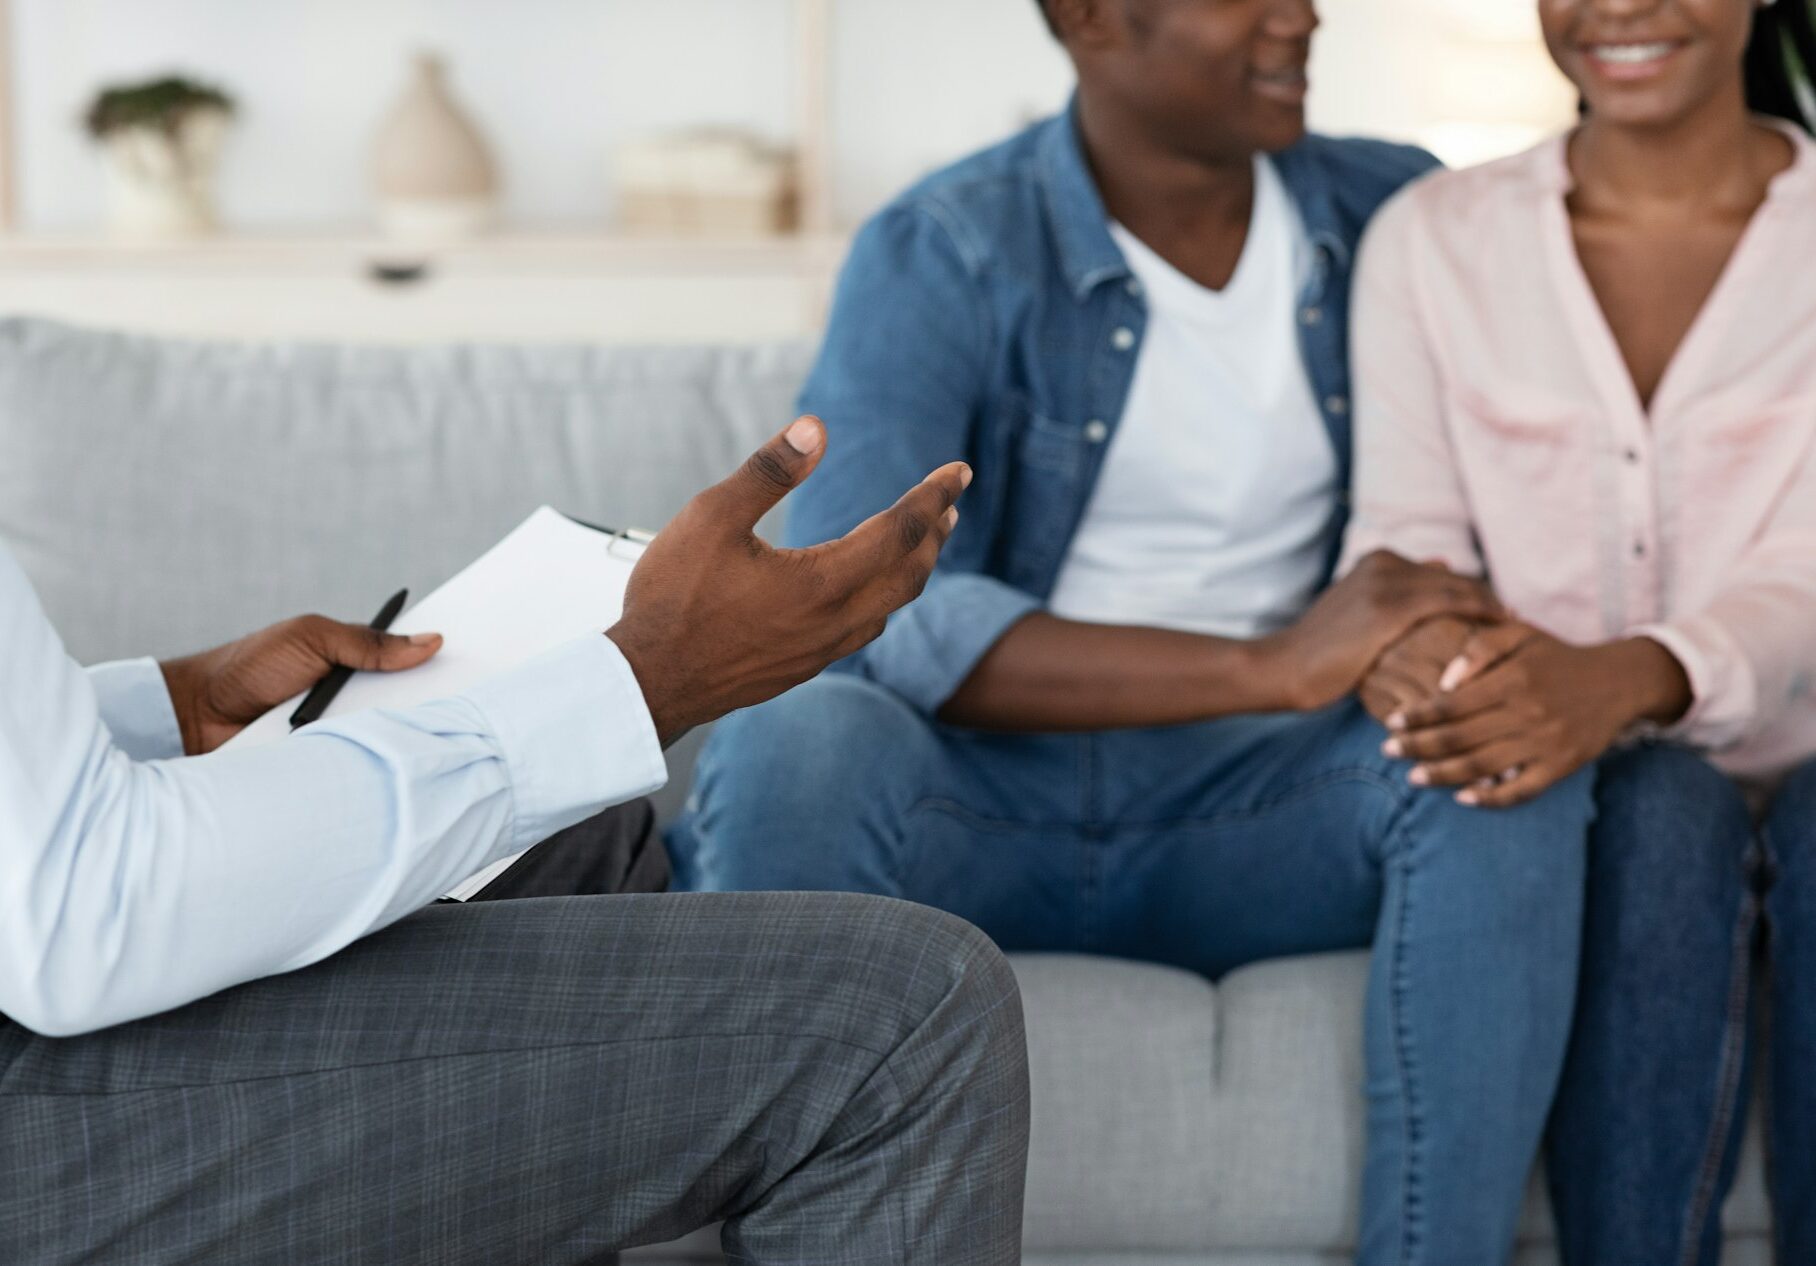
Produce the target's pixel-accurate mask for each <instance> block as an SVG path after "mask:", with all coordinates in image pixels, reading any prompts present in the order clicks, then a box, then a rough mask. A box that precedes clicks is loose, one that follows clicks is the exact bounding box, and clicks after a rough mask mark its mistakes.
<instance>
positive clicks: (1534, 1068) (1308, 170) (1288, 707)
mask: <svg viewBox="0 0 1816 1266" xmlns="http://www.w3.org/2000/svg"><path fill="white" fill-rule="evenodd" d="M1046 10H1047V16H1048V19H1049V21H1050V23H1051V24H1052V25H1053V27H1054V29H1055V32H1056V33H1057V34H1058V35H1059V36H1060V37H1061V39H1062V40H1063V41H1064V43H1065V45H1066V48H1067V51H1068V52H1069V53H1070V54H1071V56H1072V59H1073V61H1074V63H1075V64H1076V66H1077V68H1078V72H1079V92H1078V95H1077V97H1076V99H1075V101H1074V102H1073V105H1072V107H1071V108H1070V109H1069V110H1068V112H1067V113H1066V114H1064V115H1062V116H1061V117H1059V118H1056V119H1053V120H1050V121H1048V122H1045V123H1042V124H1039V125H1037V126H1035V127H1033V128H1031V129H1030V130H1028V131H1027V132H1025V133H1023V134H1022V135H1020V136H1018V137H1016V138H1014V139H1012V140H1010V141H1008V142H1007V143H1006V144H1003V145H1001V146H999V147H997V148H995V149H992V150H989V151H987V152H985V153H983V154H980V155H977V156H975V157H972V158H970V159H967V160H965V161H964V162H961V163H959V164H958V165H956V166H955V167H952V168H950V169H948V170H946V171H944V172H941V173H939V174H937V175H935V176H932V177H930V178H929V179H927V180H925V181H923V182H922V183H921V184H919V185H917V186H916V187H915V188H913V189H911V190H910V191H908V192H907V193H906V194H904V195H903V196H902V197H900V198H899V199H897V200H896V201H895V202H894V203H893V204H891V205H890V206H888V207H887V208H885V209H884V210H883V211H882V212H881V214H879V215H878V216H877V217H876V218H875V219H874V220H872V221H871V222H870V223H869V224H868V225H867V226H866V227H865V228H864V230H863V232H862V233H861V234H860V235H859V237H858V239H857V242H856V244H855V245H854V247H853V249H852V254H851V258H850V261H849V263H848V264H847V266H846V269H845V274H844V278H843V281H842V283H841V286H840V290H839V295H838V299H837V303H836V307H835V310H834V313H833V317H832V322H831V328H830V330H829V331H828V334H827V339H826V344H825V348H824V351H823V353H822V356H821V359H820V362H819V365H818V368H817V369H816V370H815V372H814V374H813V376H812V378H811V380H810V382H809V383H808V386H807V389H806V393H805V404H806V407H807V408H809V409H810V410H812V411H814V412H817V413H819V414H820V415H822V416H823V417H825V418H826V419H827V420H828V422H829V424H830V426H831V428H832V432H833V434H834V436H835V438H836V442H835V443H834V444H833V445H832V446H831V450H830V454H829V456H828V458H827V464H828V466H829V468H830V469H829V471H828V476H829V477H826V478H822V479H821V480H820V481H818V483H817V484H816V485H812V486H809V487H808V488H807V489H805V490H804V492H803V493H802V494H801V495H800V500H799V501H798V502H797V504H796V506H795V508H794V515H793V519H792V522H791V524H790V527H789V537H790V540H791V543H795V544H805V543H810V542H815V541H821V540H826V539H829V538H831V537H834V536H836V535H838V534H839V533H841V532H844V531H846V530H847V529H849V528H850V527H851V525H852V524H853V523H855V522H856V521H857V520H858V519H859V518H861V517H862V515H863V513H864V508H865V507H867V506H869V505H871V504H872V503H874V502H875V501H876V499H877V498H878V496H880V495H881V493H882V491H883V490H884V489H886V488H890V487H894V486H896V485H899V484H900V483H901V482H902V481H903V480H904V479H905V478H909V477H911V476H912V474H913V472H915V471H918V470H923V469H926V468H927V467H928V466H929V465H930V464H932V463H935V462H937V461H939V460H944V459H946V458H949V457H951V456H954V455H963V456H964V457H965V458H966V459H967V460H968V461H969V462H970V463H971V464H972V465H973V466H974V467H975V469H976V472H977V477H976V482H975V484H974V485H973V486H972V487H971V488H970V490H969V492H968V493H967V496H966V498H965V501H964V502H963V506H962V512H963V516H964V519H963V522H962V523H961V525H960V526H959V528H958V530H957V532H956V533H955V535H954V537H953V539H952V543H951V545H950V547H949V549H948V551H947V553H946V556H945V558H944V559H943V560H942V562H941V565H940V567H939V569H938V571H937V573H936V575H935V578H934V580H933V582H932V584H931V585H930V586H929V588H928V590H927V592H926V593H925V595H924V596H923V597H922V598H921V599H920V600H919V601H918V602H917V603H915V604H914V605H912V606H911V607H909V608H907V609H906V610H904V611H903V612H901V613H900V614H898V615H897V616H896V617H895V618H894V620H893V621H892V623H891V624H890V627H889V629H888V631H887V632H886V633H885V634H884V636H883V637H882V638H881V639H879V640H878V641H877V642H876V643H874V644H873V645H872V646H871V647H869V648H868V649H866V650H865V651H864V652H863V653H861V654H860V655H858V656H856V657H854V658H853V659H852V660H849V661H847V662H846V663H845V664H844V665H843V666H842V671H839V672H835V673H831V674H828V675H827V676H826V677H823V678H821V679H820V680H818V681H816V682H814V683H811V684H810V685H808V686H806V687H803V688H802V689H800V690H797V691H796V692H794V693H793V694H792V695H788V696H785V697H783V698H782V699H779V700H777V701H775V702H772V703H770V704H767V705H764V706H763V707H760V708H756V709H753V710H750V711H748V712H745V713H742V714H738V715H736V716H734V717H732V718H731V719H729V720H728V721H726V722H725V723H724V724H723V725H722V726H721V728H720V729H719V731H718V733H717V734H716V735H715V737H714V740H713V742H712V743H711V744H710V746H709V748H708V751H707V754H706V756H705V758H704V759H703V762H702V766H701V775H700V782H699V789H698V791H697V793H696V796H695V798H694V800H693V802H692V804H691V805H690V811H689V813H688V815H687V816H686V817H685V818H684V820H683V821H682V822H681V823H680V824H679V825H678V826H677V828H676V830H675V832H674V835H673V837H672V840H671V843H672V845H673V847H674V850H675V852H676V854H677V858H676V860H677V866H678V869H679V871H680V874H681V877H682V879H683V881H684V882H686V883H689V884H691V885H692V886H695V887H702V888H708V889H738V890H761V889H844V890H851V891H863V892H876V893H885V894H890V895H895V896H899V897H904V898H908V899H911V900H915V901H920V902H925V903H928V904H932V905H936V906H940V907H942V908H944V909H947V910H950V911H953V912H955V913H957V914H960V915H963V916H964V917H966V918H968V919H970V920H972V921H973V922H975V923H976V924H978V925H979V926H981V927H982V928H983V929H984V930H985V931H986V932H988V933H990V934H991V935H992V936H993V937H994V938H995V939H996V940H997V941H998V942H999V943H1000V944H1001V945H1002V946H1003V947H1004V948H1006V949H1011V950H1053V951H1073V952H1085V953H1099V954H1110V955H1118V956H1124V957H1130V958H1139V959H1147V960H1153V961H1157V962H1164V963H1171V964H1176V965H1179V966H1183V967H1187V968H1191V969H1194V970H1197V971H1201V972H1204V973H1206V974H1208V975H1211V976H1218V975H1221V974H1223V973H1225V972H1228V971H1230V970H1231V969H1233V968H1235V967H1238V966H1240V965H1242V964H1244V963H1248V962H1252V961H1254V960H1257V959H1262V958H1267V957H1272V956H1278V955H1286V954H1305V953H1316V952H1320V951H1327V950H1339V949H1347V948H1354V947H1361V946H1366V945H1370V944H1372V945H1373V946H1374V949H1375V954H1374V966H1373V973H1372V976H1371V978H1370V983H1369V993H1368V1002H1367V1013H1366V1060H1367V1066H1368V1143H1367V1155H1366V1168H1365V1174H1364V1180H1363V1192H1362V1204H1363V1208H1362V1218H1361V1236H1360V1245H1359V1250H1358V1258H1359V1260H1360V1261H1363V1262H1365V1263H1386V1262H1395V1263H1423V1262H1429V1263H1438V1264H1450V1263H1464V1262H1467V1263H1490V1262H1497V1261H1501V1260H1504V1259H1505V1257H1506V1255H1507V1254H1508V1252H1509V1250H1510V1246H1511V1244H1512V1240H1513V1236H1514V1231H1515V1225H1516V1222H1517V1219H1518V1214H1519V1210H1520V1205H1521V1200H1522V1196H1523V1193H1524V1189H1525V1181H1526V1176H1527V1173H1528V1171H1529V1169H1530V1166H1531V1164H1532V1161H1533V1157H1534V1154H1535V1152H1536V1150H1537V1145H1538V1140H1539V1135H1540V1131H1541V1128H1542V1125H1543V1123H1544V1120H1545V1115H1546V1110H1547V1107H1548V1104H1549V1101H1550V1098H1551V1094H1552V1091H1553V1088H1554V1085H1555V1083H1556V1078H1557V1074H1558V1069H1559V1065H1560V1062H1561V1059H1562V1055H1563V1049H1564V1040H1565V1036H1566V1030H1567V1027H1568V1023H1569V1018H1570V1012H1571V1004H1572V998H1573V988H1574V983H1575V978H1576V952H1577V944H1578V923H1579V920H1580V918H1581V888H1582V872H1583V857H1584V847H1585V846H1584V838H1585V834H1586V830H1587V826H1588V823H1589V820H1590V818H1591V816H1592V809H1591V796H1590V786H1589V783H1588V781H1587V780H1586V778H1585V777H1582V776H1579V777H1577V778H1575V779H1573V780H1570V781H1568V782H1566V783H1563V784H1560V785H1559V786H1557V787H1556V788H1554V789H1553V790H1552V791H1551V792H1550V793H1549V794H1548V795H1546V796H1545V797H1543V798H1542V799H1540V800H1538V801H1537V802H1534V803H1531V804H1528V805H1525V806H1523V807H1521V808H1518V809H1513V810H1506V811H1496V812H1488V811H1484V810H1479V809H1472V808H1471V807H1469V806H1468V805H1467V804H1466V803H1463V804H1460V803H1458V802H1457V800H1456V799H1455V798H1453V797H1452V796H1450V795H1448V794H1442V793H1438V792H1435V791H1424V790H1420V789H1419V788H1416V787H1414V786H1412V785H1410V783H1409V779H1408V769H1409V767H1408V766H1407V765H1405V764H1404V763H1402V762H1398V761H1395V760H1392V759H1389V758H1388V757H1387V756H1385V755H1384V754H1383V752H1382V745H1383V742H1384V740H1385V738H1386V735H1385V732H1384V731H1383V730H1382V729H1381V727H1380V726H1379V725H1378V724H1377V723H1376V722H1375V721H1373V720H1372V719H1371V718H1370V717H1368V716H1367V714H1366V713H1364V712H1363V710H1362V709H1361V708H1360V707H1359V706H1358V705H1356V704H1355V703H1354V702H1353V701H1347V700H1346V697H1347V696H1348V695H1349V694H1350V692H1351V691H1353V690H1354V688H1355V686H1356V684H1357V682H1358V680H1359V679H1360V677H1361V676H1362V675H1363V674H1364V673H1365V672H1366V671H1367V669H1368V668H1369V666H1370V665H1371V664H1372V663H1373V661H1374V659H1375V658H1376V656H1377V655H1378V653H1379V652H1380V651H1381V650H1382V649H1383V648H1384V647H1385V646H1387V645H1388V644H1390V643H1391V642H1393V641H1394V640H1397V638H1398V637H1399V635H1400V634H1401V633H1402V632H1404V631H1405V630H1407V629H1408V628H1410V627H1411V626H1412V625H1414V624H1416V623H1418V622H1419V621H1421V620H1423V619H1426V618H1429V617H1432V616H1434V615H1439V614H1463V615H1469V614H1471V613H1472V612H1473V613H1476V614H1480V613H1481V611H1482V608H1483V604H1484V603H1485V602H1486V599H1485V597H1484V596H1483V595H1481V594H1479V593H1478V592H1476V591H1475V590H1474V589H1473V588H1472V587H1470V586H1468V585H1466V584H1465V582H1462V581H1460V580H1458V579H1457V578H1455V577H1451V576H1449V575H1448V574H1446V573H1444V572H1442V571H1440V570H1438V569H1436V568H1431V567H1420V566H1415V565H1413V564H1412V563H1409V562H1405V561H1403V560H1399V559H1395V558H1391V557H1387V556H1379V557H1375V558H1372V559H1369V560H1367V561H1366V562H1365V563H1364V564H1363V565H1362V566H1361V567H1360V568H1358V569H1357V571H1355V572H1354V573H1352V574H1351V575H1350V576H1348V577H1346V578H1345V579H1343V580H1342V581H1340V582H1338V583H1337V584H1335V585H1331V586H1329V587H1328V588H1324V586H1326V585H1327V584H1328V582H1329V580H1330V569H1331V566H1332V559H1333V557H1334V552H1335V549H1336V547H1337V544H1338V541H1339V537H1340V535H1341V531H1342V524H1343V521H1344V517H1345V516H1344V495H1343V491H1342V490H1343V489H1344V488H1345V487H1347V484H1348V478H1349V468H1348V467H1349V452H1350V436H1349V425H1348V413H1349V409H1348V398H1349V371H1348V366H1347V355H1346V353H1347V348H1346V342H1347V334H1348V331H1347V315H1348V300H1349V284H1350V269H1351V264H1352V261H1353V259H1354V256H1355V252H1356V247H1357V243H1358V240H1359V239H1360V237H1361V234H1362V231H1363V228H1364V226H1365V225H1366V224H1367V222H1368V220H1369V218H1370V217H1371V216H1372V215H1373V213H1374V212H1375V211H1376V209H1377V208H1378V207H1379V206H1380V204H1381V203H1382V202H1383V201H1384V200H1385V199H1387V198H1388V197H1389V196H1390V195H1391V194H1392V193H1393V192H1394V191H1395V190H1396V189H1398V188H1399V187H1400V186H1401V185H1403V184H1404V183H1405V182H1406V181H1408V180H1410V179H1412V178H1413V177H1415V176H1416V175H1418V174H1419V173H1420V172H1422V171H1424V170H1426V169H1427V168H1428V167H1430V166H1431V165H1432V160H1431V159H1430V158H1429V157H1428V156H1427V155H1425V154H1423V153H1420V152H1418V151H1415V150H1409V149H1405V148H1401V147H1395V146H1389V145H1385V144H1379V143H1373V142H1366V141H1335V140H1329V139H1325V138H1321V137H1308V136H1306V135H1305V128H1304V111H1303V102H1304V96H1305V91H1306V84H1305V65H1306V58H1307V55H1308V51H1309V46H1310V39H1311V35H1312V32H1313V30H1314V29H1315V27H1316V25H1317V19H1316V16H1315V14H1314V13H1313V11H1312V8H1311V5H1310V3H1309V0H1047V4H1046ZM1321 588H1322V589H1323V592H1322V595H1321V596H1319V590H1320V589H1321ZM1207 1058H1208V1056H1207ZM1335 1145H1336V1141H1335V1140H1333V1146H1335Z"/></svg>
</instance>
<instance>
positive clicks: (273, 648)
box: [159, 615, 441, 756]
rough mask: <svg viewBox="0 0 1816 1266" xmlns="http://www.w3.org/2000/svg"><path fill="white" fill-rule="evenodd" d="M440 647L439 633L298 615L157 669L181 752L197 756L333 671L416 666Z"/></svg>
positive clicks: (385, 670) (395, 670) (170, 661)
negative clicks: (406, 633) (408, 633)
mask: <svg viewBox="0 0 1816 1266" xmlns="http://www.w3.org/2000/svg"><path fill="white" fill-rule="evenodd" d="M440 649H441V637H440V636H439V635H438V634H434V633H421V634H418V635H416V636H415V637H402V636H399V635H398V634H395V633H380V632H378V631H377V630H376V629H369V628H366V627H365V626H364V625H360V624H342V623H341V622H340V621H339V620H330V619H328V618H327V617H326V616H320V615H305V616H299V617H297V618H296V619H294V620H285V621H284V622H283V623H282V624H274V625H272V626H271V627H270V628H268V629H261V630H259V631H258V632H257V633H253V634H251V635H250V636H247V637H243V638H241V639H240V640H239V641H237V642H229V643H228V644H227V645H225V646H221V647H216V648H215V649H214V650H212V651H203V652H202V653H201V654H200V655H190V656H187V657H186V658H183V659H173V660H168V661H166V662H165V663H163V664H160V665H159V667H160V668H162V669H163V670H164V683H165V685H166V686H167V687H168V688H169V690H170V701H171V704H172V705H173V706H174V707H175V709H176V714H177V724H178V726H180V727H181V729H182V731H183V750H184V751H186V752H188V753H189V754H190V755H191V756H200V755H202V754H203V753H205V752H212V751H213V750H214V749H215V748H217V747H219V746H220V745H221V744H223V743H225V742H226V741H227V740H228V739H230V738H232V737H233V736H234V735H235V734H238V733H239V732H240V731H241V730H243V729H245V728H246V727H247V726H248V725H250V724H251V723H252V722H253V721H255V720H257V719H258V718H259V717H261V716H263V715H264V714H265V713H267V712H269V711H270V710H271V709H273V708H275V707H277V705H278V704H280V703H282V702H284V700H286V699H289V698H291V697H292V696H294V695H297V694H300V693H301V692H303V691H305V690H307V689H309V687H311V686H313V685H314V684H315V683H316V682H318V681H320V680H321V679H322V678H323V677H325V676H327V675H328V671H329V670H330V669H332V668H340V667H346V668H355V669H358V670H359V671H360V672H398V671H400V670H402V669H405V668H415V667H416V666H417V665H418V664H421V663H424V662H425V661H427V660H428V659H429V658H430V657H431V656H433V655H434V654H435V652H436V651H438V650H440Z"/></svg>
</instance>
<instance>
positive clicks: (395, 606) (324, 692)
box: [290, 589, 410, 731]
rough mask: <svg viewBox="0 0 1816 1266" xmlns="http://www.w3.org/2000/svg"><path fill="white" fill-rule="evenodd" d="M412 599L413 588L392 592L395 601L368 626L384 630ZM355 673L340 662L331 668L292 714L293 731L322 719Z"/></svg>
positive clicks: (392, 599) (374, 617) (388, 603)
mask: <svg viewBox="0 0 1816 1266" xmlns="http://www.w3.org/2000/svg"><path fill="white" fill-rule="evenodd" d="M409 600H410V591H409V590H408V589H399V590H398V591H397V592H396V593H394V594H392V595H391V601H389V602H387V603H385V605H384V607H383V608H382V609H381V610H380V611H379V613H378V614H377V615H375V616H373V617H372V623H371V624H370V625H368V626H367V627H368V628H374V629H377V630H378V631H379V632H380V633H383V632H384V631H385V630H387V629H389V628H390V627H391V624H392V622H393V621H394V620H396V619H397V617H398V614H399V613H400V612H402V611H403V609H404V603H406V602H408V601H409ZM352 676H353V670H352V669H351V668H348V667H347V666H346V665H344V664H338V665H336V666H335V667H334V668H332V669H330V670H329V672H328V675H327V676H326V677H323V678H322V679H321V680H320V681H318V682H316V683H315V689H313V690H311V691H310V692H309V693H308V694H307V695H305V696H304V697H303V701H302V702H301V703H299V704H297V706H296V711H295V712H292V713H291V714H290V728H291V730H292V731H296V730H300V729H302V728H303V727H304V726H305V725H308V724H309V723H310V722H312V721H319V720H321V719H322V713H324V712H326V711H327V710H328V705H329V704H331V703H333V702H334V696H335V695H337V694H339V693H340V692H341V687H342V686H344V685H346V684H347V682H348V680H349V679H350V678H351V677H352Z"/></svg>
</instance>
